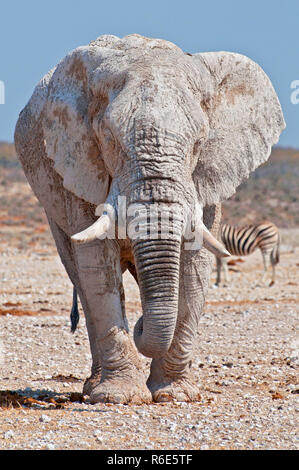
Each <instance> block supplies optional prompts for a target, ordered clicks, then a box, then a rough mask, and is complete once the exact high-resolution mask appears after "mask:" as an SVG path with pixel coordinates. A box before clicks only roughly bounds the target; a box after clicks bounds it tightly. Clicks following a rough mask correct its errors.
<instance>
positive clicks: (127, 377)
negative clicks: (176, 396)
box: [73, 240, 151, 403]
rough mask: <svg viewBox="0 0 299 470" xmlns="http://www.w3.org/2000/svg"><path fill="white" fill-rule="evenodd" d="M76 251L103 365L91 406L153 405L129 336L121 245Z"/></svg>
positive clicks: (107, 242)
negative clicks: (105, 403) (149, 403)
mask: <svg viewBox="0 0 299 470" xmlns="http://www.w3.org/2000/svg"><path fill="white" fill-rule="evenodd" d="M73 247H74V253H75V257H76V265H77V270H78V277H79V281H80V285H81V288H82V291H83V292H84V296H85V299H86V304H87V316H88V317H90V321H91V322H92V324H93V328H94V332H95V336H96V339H95V341H96V345H97V351H98V352H99V356H100V364H101V381H100V383H96V384H95V386H94V387H92V390H91V394H90V400H91V403H98V402H110V403H129V402H133V403H143V402H149V401H150V400H151V395H150V393H149V391H148V389H147V387H146V384H145V375H144V371H143V367H142V363H141V360H140V358H139V357H138V353H137V350H136V348H135V346H134V344H133V342H132V341H131V339H130V338H129V335H128V325H127V321H126V317H125V311H124V296H123V285H122V273H121V264H120V249H119V245H118V243H117V242H116V241H115V240H101V241H95V242H91V243H88V244H84V245H77V244H74V246H73Z"/></svg>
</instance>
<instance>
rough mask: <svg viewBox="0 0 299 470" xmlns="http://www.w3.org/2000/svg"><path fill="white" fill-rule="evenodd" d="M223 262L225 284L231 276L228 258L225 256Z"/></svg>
mask: <svg viewBox="0 0 299 470" xmlns="http://www.w3.org/2000/svg"><path fill="white" fill-rule="evenodd" d="M222 263H223V270H224V282H225V284H227V283H228V282H229V281H230V276H229V273H228V264H227V258H223V259H222Z"/></svg>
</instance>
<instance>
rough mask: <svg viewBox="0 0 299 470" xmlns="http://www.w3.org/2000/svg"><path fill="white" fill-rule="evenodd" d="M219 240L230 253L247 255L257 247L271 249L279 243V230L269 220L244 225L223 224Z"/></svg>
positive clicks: (265, 249)
mask: <svg viewBox="0 0 299 470" xmlns="http://www.w3.org/2000/svg"><path fill="white" fill-rule="evenodd" d="M221 240H222V242H223V244H224V246H225V248H226V249H227V250H228V251H229V252H230V253H231V255H234V256H247V255H250V254H251V253H253V252H254V251H255V250H256V249H257V248H259V249H260V250H261V251H262V252H266V251H268V252H269V251H272V250H273V249H274V247H276V245H277V244H278V243H279V231H278V228H277V227H276V225H274V224H272V223H271V222H263V223H260V224H255V225H247V226H244V227H234V226H232V225H228V224H224V225H223V226H222V230H221Z"/></svg>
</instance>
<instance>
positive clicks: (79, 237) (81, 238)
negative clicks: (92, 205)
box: [71, 214, 111, 243]
mask: <svg viewBox="0 0 299 470" xmlns="http://www.w3.org/2000/svg"><path fill="white" fill-rule="evenodd" d="M110 225H111V221H110V218H109V216H108V215H107V214H104V215H102V216H101V217H100V218H99V219H98V220H97V221H96V222H94V223H93V224H92V225H91V226H90V227H88V228H87V229H86V230H83V231H82V232H79V233H76V234H75V235H72V237H71V239H72V240H73V241H74V242H77V243H87V242H91V241H93V240H96V239H98V238H100V237H101V236H102V235H104V233H106V232H108V230H109V228H110Z"/></svg>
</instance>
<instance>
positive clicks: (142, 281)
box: [133, 223, 182, 358]
mask: <svg viewBox="0 0 299 470" xmlns="http://www.w3.org/2000/svg"><path fill="white" fill-rule="evenodd" d="M181 240H182V224H181V223H180V224H176V228H174V232H173V233H172V234H171V236H170V237H167V238H159V239H150V238H148V239H140V240H136V241H133V252H134V257H135V263H136V268H137V274H138V281H139V288H140V295H141V302H142V310H143V316H142V317H141V318H140V319H139V320H138V322H137V323H136V326H135V329H134V340H135V344H136V346H137V349H138V350H139V351H140V352H141V353H142V354H143V355H144V356H147V357H152V358H157V357H161V356H162V355H164V354H165V353H166V352H167V351H168V349H169V347H170V345H171V342H172V339H173V335H174V331H175V327H176V321H177V313H178V297H179V277H180V253H181Z"/></svg>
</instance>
